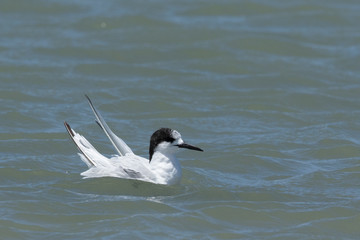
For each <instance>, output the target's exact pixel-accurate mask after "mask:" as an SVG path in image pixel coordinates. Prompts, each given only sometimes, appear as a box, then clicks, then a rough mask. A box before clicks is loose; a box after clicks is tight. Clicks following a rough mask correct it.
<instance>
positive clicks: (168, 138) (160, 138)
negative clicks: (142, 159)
mask: <svg viewBox="0 0 360 240" xmlns="http://www.w3.org/2000/svg"><path fill="white" fill-rule="evenodd" d="M174 141H175V138H174V137H173V136H172V129H170V128H160V129H158V130H156V131H155V132H154V133H153V135H151V138H150V146H149V155H150V156H149V161H151V158H152V156H153V154H154V151H155V148H156V146H157V145H158V144H160V143H161V142H170V143H172V142H174Z"/></svg>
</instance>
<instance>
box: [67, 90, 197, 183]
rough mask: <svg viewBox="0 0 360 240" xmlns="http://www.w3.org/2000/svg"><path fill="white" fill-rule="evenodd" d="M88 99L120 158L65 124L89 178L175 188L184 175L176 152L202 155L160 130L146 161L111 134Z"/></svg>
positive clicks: (172, 133)
mask: <svg viewBox="0 0 360 240" xmlns="http://www.w3.org/2000/svg"><path fill="white" fill-rule="evenodd" d="M85 96H86V95H85ZM86 98H87V99H88V102H89V104H90V107H91V109H92V110H93V112H94V114H95V116H96V120H97V123H98V124H99V126H100V127H101V128H102V129H103V130H104V132H105V134H106V135H107V137H108V138H109V139H110V141H111V143H112V144H113V146H114V147H115V149H116V150H117V152H118V154H119V155H115V156H114V157H111V158H107V157H105V156H103V155H102V154H101V153H99V152H98V151H97V150H96V149H95V148H94V147H93V146H92V145H91V143H90V142H89V141H88V140H87V139H86V138H85V137H83V136H82V135H80V134H78V133H77V132H75V131H74V130H73V129H72V128H71V127H70V125H69V124H68V123H67V122H65V127H66V129H67V131H68V133H69V135H70V137H71V139H72V140H73V141H74V143H75V145H76V146H77V147H78V149H79V151H80V153H79V155H80V157H81V159H82V160H83V162H85V163H86V165H87V166H88V167H89V169H88V170H87V171H85V172H83V173H81V175H82V176H84V177H86V178H96V177H118V178H127V179H137V180H142V181H146V182H152V183H156V184H169V185H170V184H176V183H178V182H179V181H180V179H181V175H182V171H181V166H180V162H179V161H178V160H177V159H176V158H175V155H174V154H175V152H176V151H177V150H178V149H179V148H187V149H191V150H196V151H203V150H202V149H200V148H198V147H194V146H192V145H189V144H186V143H184V141H183V140H182V138H181V135H180V133H179V132H178V131H176V130H172V129H170V128H160V129H159V130H157V131H155V132H154V133H153V135H152V136H151V139H150V147H149V155H150V158H149V159H146V158H143V157H140V156H137V155H135V154H134V153H133V151H132V150H131V149H130V147H129V146H128V145H127V144H126V143H125V142H124V141H123V140H122V139H121V138H119V137H118V136H116V135H115V134H114V133H113V132H112V131H111V129H110V128H109V126H108V125H107V124H106V122H105V121H104V119H103V118H102V117H101V115H100V114H99V113H98V112H97V110H96V109H95V107H94V105H93V104H92V102H91V100H90V98H89V97H88V96H86Z"/></svg>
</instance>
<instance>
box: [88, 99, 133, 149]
mask: <svg viewBox="0 0 360 240" xmlns="http://www.w3.org/2000/svg"><path fill="white" fill-rule="evenodd" d="M85 97H86V99H87V100H88V102H89V105H90V107H91V109H92V110H93V112H94V114H95V116H96V119H97V123H98V124H99V125H100V127H101V128H102V130H104V132H105V134H106V136H107V137H108V138H109V139H110V142H111V143H112V145H113V146H114V147H115V149H116V151H117V152H118V153H119V154H120V156H125V154H127V153H133V151H132V150H131V149H130V148H129V146H128V145H127V144H126V143H125V142H124V141H123V140H122V139H121V138H119V137H118V136H116V135H115V134H114V133H113V132H112V131H111V129H110V128H109V126H108V125H107V124H106V122H105V120H104V119H103V118H102V117H101V115H100V114H99V113H98V112H97V111H96V109H95V107H94V105H93V104H92V102H91V100H90V98H89V97H88V96H87V95H85Z"/></svg>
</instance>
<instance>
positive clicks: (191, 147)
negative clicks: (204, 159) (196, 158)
mask: <svg viewBox="0 0 360 240" xmlns="http://www.w3.org/2000/svg"><path fill="white" fill-rule="evenodd" d="M176 146H178V147H179V148H187V149H191V150H195V151H200V152H203V151H204V150H202V149H201V148H198V147H195V146H192V145H190V144H186V143H182V144H178V145H176Z"/></svg>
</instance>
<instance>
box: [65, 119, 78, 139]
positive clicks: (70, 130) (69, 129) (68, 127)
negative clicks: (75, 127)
mask: <svg viewBox="0 0 360 240" xmlns="http://www.w3.org/2000/svg"><path fill="white" fill-rule="evenodd" d="M64 125H65V128H66V130H67V131H68V133H69V134H70V135H71V136H72V137H74V136H75V134H74V132H73V131H72V129H71V127H70V125H69V124H68V123H67V122H66V121H65V122H64Z"/></svg>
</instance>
